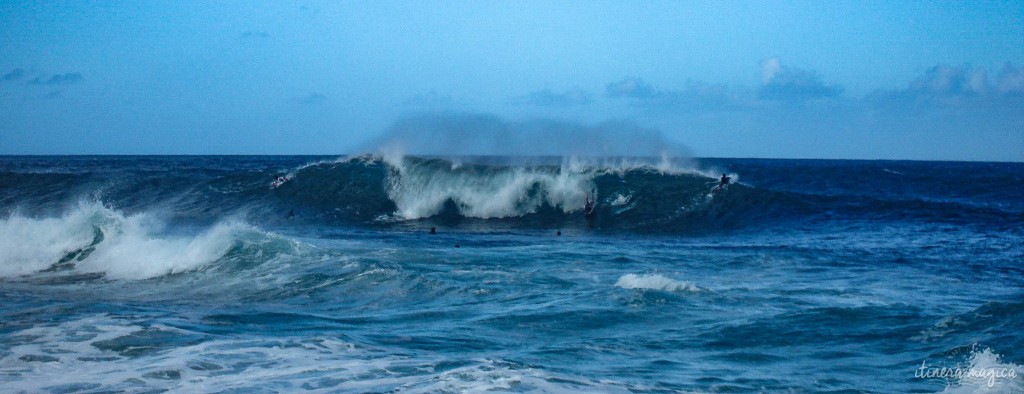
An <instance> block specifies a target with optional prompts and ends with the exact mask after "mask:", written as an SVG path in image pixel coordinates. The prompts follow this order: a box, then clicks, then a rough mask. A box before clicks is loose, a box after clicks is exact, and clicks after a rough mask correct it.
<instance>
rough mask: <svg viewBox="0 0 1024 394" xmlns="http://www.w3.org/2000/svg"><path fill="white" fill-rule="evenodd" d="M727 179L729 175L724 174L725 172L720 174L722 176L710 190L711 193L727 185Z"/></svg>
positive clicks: (728, 179)
mask: <svg viewBox="0 0 1024 394" xmlns="http://www.w3.org/2000/svg"><path fill="white" fill-rule="evenodd" d="M729 181H730V178H729V176H728V175H725V174H722V178H721V179H719V180H718V186H715V188H714V189H713V190H711V192H712V193H718V192H720V191H722V190H723V189H725V188H726V187H727V186H729Z"/></svg>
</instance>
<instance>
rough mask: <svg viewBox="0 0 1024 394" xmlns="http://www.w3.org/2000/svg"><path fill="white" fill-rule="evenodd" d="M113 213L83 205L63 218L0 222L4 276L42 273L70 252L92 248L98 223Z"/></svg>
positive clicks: (0, 267)
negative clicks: (90, 246) (95, 227)
mask: <svg viewBox="0 0 1024 394" xmlns="http://www.w3.org/2000/svg"><path fill="white" fill-rule="evenodd" d="M109 214H110V212H109V211H108V210H106V209H105V208H103V206H102V205H100V204H98V203H94V204H80V205H79V206H78V207H77V208H76V209H74V210H72V211H71V212H69V213H67V214H65V215H64V216H62V217H59V218H43V219H34V218H28V217H24V216H20V215H17V214H15V215H12V216H10V217H7V218H5V219H3V220H0V244H3V247H0V276H2V277H11V276H20V275H26V274H31V273H33V272H38V271H42V270H44V269H47V268H49V267H50V266H52V265H53V264H54V263H57V262H58V261H59V260H60V259H61V258H63V257H64V256H65V255H67V254H68V253H71V252H74V251H76V250H81V249H83V248H86V247H88V246H89V245H90V244H91V243H92V241H93V238H94V236H95V232H94V228H93V226H95V225H96V224H98V223H103V222H105V221H107V220H109V219H110V218H109V216H110V215H109Z"/></svg>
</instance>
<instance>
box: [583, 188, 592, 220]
mask: <svg viewBox="0 0 1024 394" xmlns="http://www.w3.org/2000/svg"><path fill="white" fill-rule="evenodd" d="M583 214H585V215H587V216H590V215H593V214H594V200H592V199H591V198H590V193H587V199H586V202H584V203H583Z"/></svg>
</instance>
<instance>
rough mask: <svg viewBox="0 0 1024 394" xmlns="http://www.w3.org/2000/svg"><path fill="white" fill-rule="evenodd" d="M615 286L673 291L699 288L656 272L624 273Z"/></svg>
mask: <svg viewBox="0 0 1024 394" xmlns="http://www.w3.org/2000/svg"><path fill="white" fill-rule="evenodd" d="M615 286H618V287H621V288H623V289H650V290H661V291H673V292H684V291H685V292H697V291H700V288H699V287H697V286H696V285H694V284H693V283H690V282H684V281H678V280H674V279H669V278H666V277H664V276H661V275H658V274H645V275H636V274H626V275H622V276H621V277H619V280H618V281H617V282H615Z"/></svg>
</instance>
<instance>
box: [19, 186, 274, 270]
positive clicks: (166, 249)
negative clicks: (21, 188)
mask: <svg viewBox="0 0 1024 394" xmlns="http://www.w3.org/2000/svg"><path fill="white" fill-rule="evenodd" d="M97 231H100V232H101V233H102V241H101V242H99V243H97V244H96V245H92V246H93V247H94V250H92V251H91V253H89V254H88V255H87V257H86V258H82V259H81V261H76V262H74V268H75V269H76V270H77V271H79V272H86V273H94V272H102V273H105V274H106V275H107V276H108V277H110V278H114V279H146V278H152V277H156V276H161V275H167V274H173V273H179V272H184V271H190V270H196V269H201V268H203V267H204V266H206V265H208V264H210V263H212V262H214V261H216V260H217V259H219V258H220V257H222V256H224V254H225V253H227V252H228V250H229V249H230V248H231V246H232V245H233V244H234V243H235V241H236V240H237V239H238V237H239V235H240V234H241V233H243V232H251V231H256V230H255V229H253V228H252V227H250V226H248V225H245V224H242V223H239V222H225V223H220V224H217V225H215V226H213V227H211V228H210V229H208V230H206V231H204V232H202V233H200V234H198V235H195V236H188V235H170V234H166V233H165V232H163V223H162V222H160V221H159V220H157V219H156V218H154V217H152V216H150V215H147V214H145V213H140V214H136V215H129V216H126V215H124V214H122V213H121V212H118V211H116V210H113V209H110V208H106V207H104V206H103V205H102V204H100V203H98V202H93V203H80V204H78V206H77V207H75V208H73V209H72V210H70V211H69V212H68V213H67V214H65V215H63V216H61V217H59V218H42V219H35V218H27V217H22V216H11V217H9V218H6V219H4V220H2V221H0V243H2V244H3V245H5V246H4V247H3V248H0V276H5V277H10V276H19V275H26V274H31V273H34V272H38V271H42V270H45V269H47V268H49V267H51V266H53V265H54V264H56V263H57V262H58V261H60V260H61V258H63V257H64V256H66V255H68V253H72V252H75V251H81V250H84V249H85V248H88V247H90V245H91V244H92V243H93V241H94V239H95V238H96V232H97ZM78 256H80V257H84V256H85V254H79V255H78Z"/></svg>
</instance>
